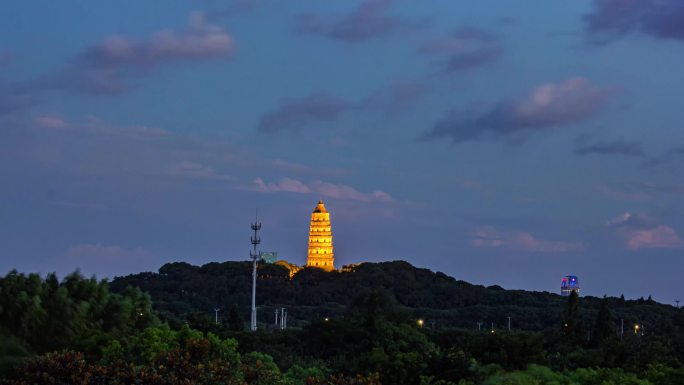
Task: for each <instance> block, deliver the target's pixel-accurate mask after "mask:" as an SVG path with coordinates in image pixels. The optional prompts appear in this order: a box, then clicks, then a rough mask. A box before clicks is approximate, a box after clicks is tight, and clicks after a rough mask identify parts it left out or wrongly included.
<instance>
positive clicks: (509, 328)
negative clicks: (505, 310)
mask: <svg viewBox="0 0 684 385" xmlns="http://www.w3.org/2000/svg"><path fill="white" fill-rule="evenodd" d="M507 318H508V331H509V332H510V331H511V316H508V317H507Z"/></svg>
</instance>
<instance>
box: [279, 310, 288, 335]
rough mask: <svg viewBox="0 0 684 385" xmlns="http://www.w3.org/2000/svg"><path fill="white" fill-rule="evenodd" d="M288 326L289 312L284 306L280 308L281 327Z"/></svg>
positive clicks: (282, 328)
mask: <svg viewBox="0 0 684 385" xmlns="http://www.w3.org/2000/svg"><path fill="white" fill-rule="evenodd" d="M285 328H287V312H286V311H285V308H284V307H281V308H280V329H281V330H284V329H285Z"/></svg>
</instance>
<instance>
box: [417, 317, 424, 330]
mask: <svg viewBox="0 0 684 385" xmlns="http://www.w3.org/2000/svg"><path fill="white" fill-rule="evenodd" d="M424 323H425V321H423V319H422V318H421V319H419V320H418V326H419V327H421V328H422V327H423V324H424Z"/></svg>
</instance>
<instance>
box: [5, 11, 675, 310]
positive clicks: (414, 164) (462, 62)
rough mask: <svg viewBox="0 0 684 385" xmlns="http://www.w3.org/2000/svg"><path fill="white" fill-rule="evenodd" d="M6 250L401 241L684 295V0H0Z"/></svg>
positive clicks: (39, 260) (471, 274) (46, 259)
mask: <svg viewBox="0 0 684 385" xmlns="http://www.w3.org/2000/svg"><path fill="white" fill-rule="evenodd" d="M6 10H7V11H6V12H4V13H3V15H0V20H2V23H0V69H2V72H0V178H1V179H2V180H3V186H5V188H3V189H0V256H1V257H0V272H1V273H6V272H7V271H9V270H11V269H13V268H16V269H18V270H19V271H23V272H32V271H38V272H41V273H46V272H50V271H57V272H58V273H59V274H60V275H64V274H65V273H68V272H70V271H73V270H74V269H76V268H80V269H81V271H82V272H83V273H84V274H86V275H90V274H93V273H94V274H97V275H98V277H105V276H108V277H111V276H114V275H122V274H129V273H136V272H139V271H145V270H151V271H156V270H157V269H158V268H159V267H160V266H161V265H162V264H163V263H165V262H170V261H185V262H188V263H192V264H203V263H207V262H213V261H216V262H221V261H224V260H247V259H248V258H249V233H250V232H249V223H250V221H251V220H252V219H253V215H254V209H255V208H257V207H258V208H259V217H260V220H261V221H262V222H263V224H264V227H263V230H262V238H263V243H262V247H261V249H262V250H263V251H277V252H278V255H279V257H280V258H281V259H285V260H288V261H290V262H292V263H296V264H299V265H303V264H304V263H305V261H306V256H307V251H306V250H307V236H308V227H309V220H310V214H311V213H310V211H311V207H312V205H314V204H315V203H316V202H317V201H318V200H319V199H322V200H323V201H324V202H325V204H326V207H328V210H329V211H330V213H331V222H332V228H333V233H334V234H335V259H336V263H337V265H338V266H342V265H345V264H349V263H358V262H364V261H368V262H377V261H389V260H398V259H401V260H406V261H408V262H410V263H412V264H413V265H415V266H417V267H425V268H429V269H432V270H435V271H443V272H444V273H446V274H448V275H451V276H454V277H455V278H456V279H461V280H465V281H468V282H471V283H475V284H484V285H500V286H502V287H504V288H507V289H509V288H511V289H527V290H540V291H542V290H543V291H550V292H554V293H558V292H559V289H560V282H561V278H562V277H564V276H566V275H576V276H578V277H579V279H580V280H581V281H582V294H584V295H594V296H601V295H603V294H607V295H611V296H619V295H621V294H624V295H625V296H626V297H628V298H638V297H641V296H643V297H648V296H649V295H652V296H653V298H654V299H656V300H658V301H661V302H663V303H672V302H673V301H674V300H675V299H679V298H681V295H680V290H679V286H680V284H679V271H680V270H682V269H683V268H684V260H683V259H682V258H683V257H684V240H683V239H682V234H683V232H684V219H683V218H682V215H681V213H682V209H684V205H683V200H682V198H683V197H684V183H682V182H681V181H682V176H683V174H682V171H681V169H682V161H683V160H684V157H682V155H683V154H684V135H683V132H682V130H681V121H682V119H681V116H682V114H681V111H680V110H681V107H680V106H679V101H680V99H681V98H680V94H681V90H682V88H683V87H684V77H683V76H681V75H679V73H680V71H678V69H679V65H678V64H679V63H680V62H681V60H682V59H684V27H683V26H684V24H683V23H681V22H678V21H680V20H682V17H684V4H680V3H679V2H677V1H676V0H666V1H662V0H643V1H615V0H582V1H576V2H561V1H554V2H548V1H541V0H540V1H529V2H526V3H525V4H524V5H520V4H518V5H515V4H501V3H500V2H496V1H494V0H487V1H478V2H474V1H435V2H434V3H432V6H431V7H430V8H425V7H421V6H418V5H417V4H414V3H412V2H409V1H406V0H364V1H355V2H349V3H344V4H342V3H334V4H331V3H323V4H321V3H316V2H295V3H288V4H284V3H279V2H275V1H231V2H225V3H224V2H216V1H200V2H193V3H187V2H182V1H169V2H167V3H165V7H164V8H157V7H155V6H154V5H152V4H144V3H143V4H139V3H138V2H133V1H121V2H117V3H116V4H97V5H95V4H91V3H89V2H87V1H78V2H73V3H69V4H54V3H51V2H49V1H32V2H19V1H10V2H8V3H7V4H6Z"/></svg>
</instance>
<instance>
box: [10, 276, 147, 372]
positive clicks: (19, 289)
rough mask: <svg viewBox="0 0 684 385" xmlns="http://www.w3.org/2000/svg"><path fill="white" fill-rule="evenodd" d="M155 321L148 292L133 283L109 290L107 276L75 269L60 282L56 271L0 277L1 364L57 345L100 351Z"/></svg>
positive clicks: (98, 353)
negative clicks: (88, 275)
mask: <svg viewBox="0 0 684 385" xmlns="http://www.w3.org/2000/svg"><path fill="white" fill-rule="evenodd" d="M156 323H158V319H157V317H156V315H155V313H154V312H153V310H152V303H151V300H150V297H149V296H148V295H147V294H145V293H143V292H142V291H140V289H137V288H131V287H128V288H125V289H123V290H122V291H121V292H120V293H110V291H109V285H108V283H107V282H106V281H97V280H96V279H95V278H90V279H86V278H83V277H82V276H81V275H80V274H79V273H78V272H75V273H72V274H70V275H68V276H66V277H65V278H64V279H63V280H62V281H61V282H60V281H59V280H58V279H57V276H56V275H55V274H48V275H47V276H46V277H45V279H42V278H41V277H40V276H39V275H38V274H29V275H24V274H19V273H17V272H16V271H12V272H10V273H8V274H7V275H6V276H5V277H0V329H2V332H1V333H0V334H2V335H3V341H7V345H5V344H4V343H3V346H2V347H1V348H0V362H3V363H7V362H9V361H14V362H15V363H16V361H17V360H16V359H13V358H12V357H15V358H17V357H21V356H24V355H26V354H27V353H38V354H40V353H46V352H50V351H53V350H58V349H76V350H80V351H83V352H85V353H87V354H92V355H95V356H99V355H100V354H102V346H108V345H109V342H110V341H111V340H113V339H121V340H125V339H126V338H128V336H130V335H135V334H136V333H137V332H138V331H141V330H143V329H145V328H146V327H148V326H151V325H155V324H156ZM3 365H4V366H5V369H7V366H9V365H6V364H3ZM0 374H2V372H0Z"/></svg>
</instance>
